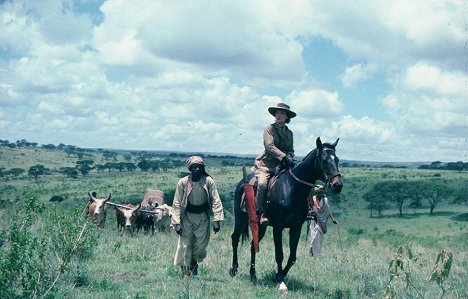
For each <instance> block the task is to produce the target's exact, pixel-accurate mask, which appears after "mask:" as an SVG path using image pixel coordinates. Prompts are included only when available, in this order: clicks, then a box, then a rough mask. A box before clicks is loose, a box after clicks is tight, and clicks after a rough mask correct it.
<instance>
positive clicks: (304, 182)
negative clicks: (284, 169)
mask: <svg viewBox="0 0 468 299" xmlns="http://www.w3.org/2000/svg"><path fill="white" fill-rule="evenodd" d="M325 151H326V150H325ZM317 161H318V164H319V165H320V169H321V170H322V174H323V176H324V178H325V184H327V183H328V182H330V180H332V179H333V178H335V177H337V176H341V173H339V172H337V173H334V174H333V175H332V176H330V177H329V176H328V175H327V173H326V171H325V169H324V167H323V164H322V163H321V160H320V156H319V155H318V154H317V156H316V162H317ZM288 171H289V174H290V175H291V176H292V177H293V179H295V180H296V181H298V182H299V183H302V184H304V185H306V186H309V187H315V186H316V184H312V183H309V182H307V181H304V180H302V179H300V178H299V177H297V176H296V175H295V174H294V173H293V172H292V170H291V168H289V170H288Z"/></svg>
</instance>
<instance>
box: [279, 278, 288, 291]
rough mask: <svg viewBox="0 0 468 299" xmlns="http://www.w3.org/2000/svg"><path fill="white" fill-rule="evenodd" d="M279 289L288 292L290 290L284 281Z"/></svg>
mask: <svg viewBox="0 0 468 299" xmlns="http://www.w3.org/2000/svg"><path fill="white" fill-rule="evenodd" d="M278 291H279V292H280V293H287V292H288V287H287V286H286V284H285V283H284V282H283V281H282V282H281V283H280V285H279V288H278Z"/></svg>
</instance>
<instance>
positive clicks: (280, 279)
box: [273, 273, 284, 283]
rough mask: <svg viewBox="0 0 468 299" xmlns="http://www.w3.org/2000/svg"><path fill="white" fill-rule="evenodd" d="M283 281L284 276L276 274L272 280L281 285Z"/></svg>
mask: <svg viewBox="0 0 468 299" xmlns="http://www.w3.org/2000/svg"><path fill="white" fill-rule="evenodd" d="M283 281H284V276H283V275H281V274H278V273H276V275H275V278H274V279H273V282H276V283H282V282H283Z"/></svg>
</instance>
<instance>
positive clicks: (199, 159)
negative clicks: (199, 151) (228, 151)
mask: <svg viewBox="0 0 468 299" xmlns="http://www.w3.org/2000/svg"><path fill="white" fill-rule="evenodd" d="M185 163H187V168H188V169H189V170H190V167H191V166H192V165H195V164H198V165H201V166H203V167H202V174H203V175H205V176H210V175H209V174H208V173H207V172H206V170H205V161H203V159H202V157H200V156H191V157H189V158H188V159H187V160H185Z"/></svg>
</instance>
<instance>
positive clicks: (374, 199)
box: [363, 185, 388, 218]
mask: <svg viewBox="0 0 468 299" xmlns="http://www.w3.org/2000/svg"><path fill="white" fill-rule="evenodd" d="M363 198H364V200H365V201H367V202H368V203H369V204H368V205H367V208H368V209H369V210H370V217H371V218H372V217H373V211H374V210H375V211H377V217H382V215H383V211H384V210H385V209H387V208H388V204H387V199H386V198H385V196H383V195H382V194H381V192H380V190H379V189H378V186H377V185H374V187H373V188H372V189H371V190H370V191H368V192H367V193H365V194H364V195H363Z"/></svg>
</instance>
